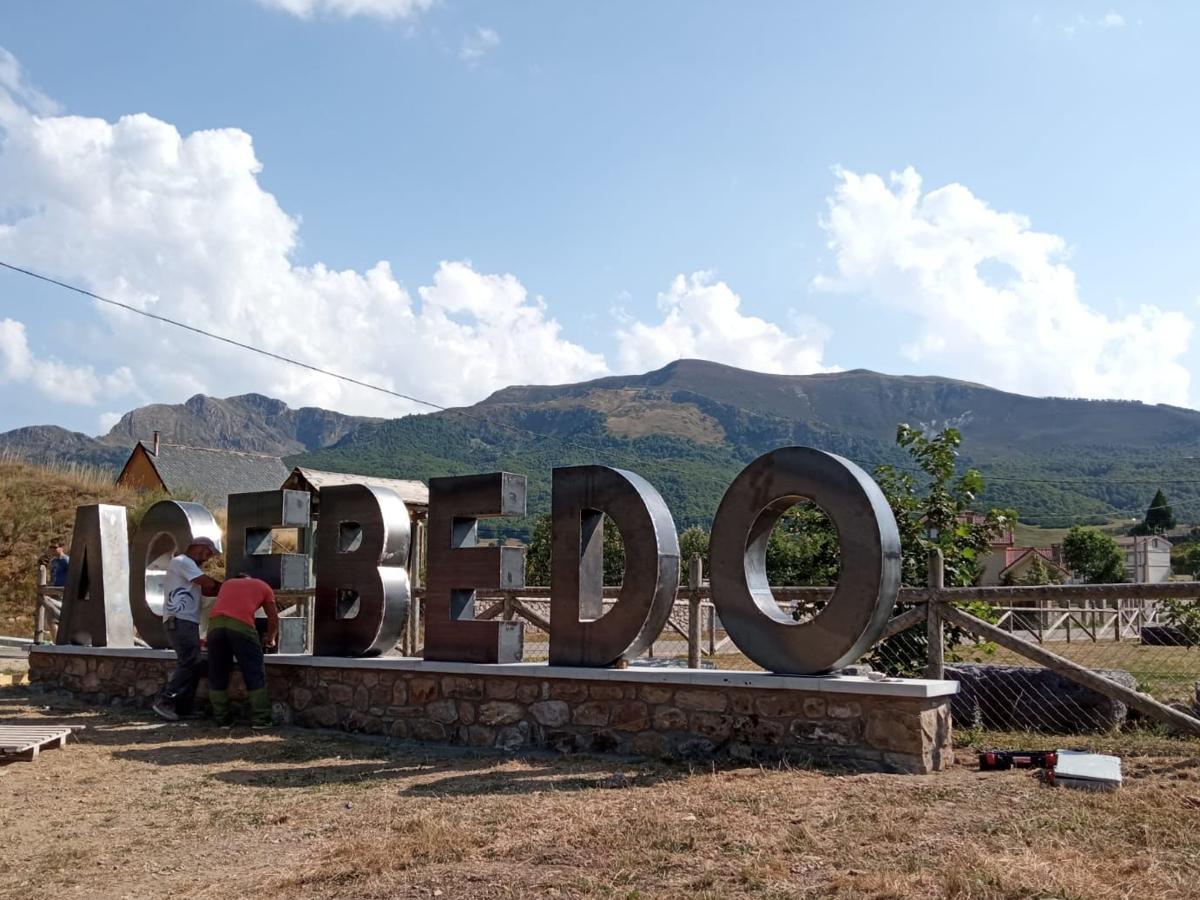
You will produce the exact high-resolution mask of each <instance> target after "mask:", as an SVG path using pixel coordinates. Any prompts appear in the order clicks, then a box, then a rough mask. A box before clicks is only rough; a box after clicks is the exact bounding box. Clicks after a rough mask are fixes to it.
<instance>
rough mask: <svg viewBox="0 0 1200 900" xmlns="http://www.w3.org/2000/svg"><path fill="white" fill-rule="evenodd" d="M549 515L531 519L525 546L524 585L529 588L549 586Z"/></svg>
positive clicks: (545, 514)
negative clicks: (531, 523)
mask: <svg viewBox="0 0 1200 900" xmlns="http://www.w3.org/2000/svg"><path fill="white" fill-rule="evenodd" d="M550 525H551V520H550V514H549V513H543V514H542V515H540V516H535V517H534V519H533V528H532V529H531V530H530V532H529V543H528V544H527V545H526V546H525V583H526V584H527V585H529V586H530V587H549V586H550V549H551V536H550Z"/></svg>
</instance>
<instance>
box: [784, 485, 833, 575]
mask: <svg viewBox="0 0 1200 900" xmlns="http://www.w3.org/2000/svg"><path fill="white" fill-rule="evenodd" d="M839 563H840V560H839V557H838V538H837V531H836V530H835V529H834V527H833V523H831V522H830V521H829V519H828V517H826V515H825V513H824V512H823V511H822V510H821V508H820V507H819V506H816V505H815V504H813V503H809V502H807V501H805V502H802V503H797V504H796V505H795V506H793V507H792V508H791V509H789V510H788V511H787V512H785V513H784V514H783V515H782V516H781V517H780V519H779V521H778V522H776V523H775V528H774V529H772V531H771V537H770V538H769V539H768V541H767V580H768V582H770V583H771V584H777V585H828V584H835V583H836V582H837V575H838V566H839Z"/></svg>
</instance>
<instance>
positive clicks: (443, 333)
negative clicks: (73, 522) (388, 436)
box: [0, 0, 1200, 433]
mask: <svg viewBox="0 0 1200 900" xmlns="http://www.w3.org/2000/svg"><path fill="white" fill-rule="evenodd" d="M1198 25H1200V7H1197V6H1195V5H1194V4H1190V3H1179V4H1154V5H1141V4H1131V3H1117V4H1116V5H1113V4H1089V3H1062V4H1045V3H1041V4H1024V3H1003V4H1000V3H996V4H952V3H909V4H900V3H847V4H823V5H817V4H801V3H757V4H750V5H747V4H730V3H727V4H717V3H694V2H688V3H683V2H679V3H654V4H642V3H605V4H595V5H590V6H585V5H584V4H552V3H542V4H507V5H501V4H495V3H466V2H451V0H443V2H432V3H431V2H428V0H259V2H256V0H208V2H205V3H203V4H184V3H160V2H126V3H122V4H94V3H87V2H55V0H42V2H38V3H24V4H19V3H10V4H5V5H4V6H3V7H2V8H0V48H3V51H4V53H3V55H2V56H0V259H3V260H4V261H5V262H10V263H13V264H15V265H24V266H28V267H30V268H33V269H37V270H38V271H43V272H45V273H46V274H49V275H53V276H56V277H61V278H63V279H65V280H69V281H72V282H74V283H78V284H81V285H83V286H86V287H88V288H90V289H92V290H96V291H98V292H101V293H104V294H106V295H110V296H114V297H115V298H116V299H121V300H124V301H126V302H131V303H134V304H135V305H138V306H141V307H144V308H146V309H149V310H153V311H156V312H158V313H161V314H166V315H171V316H174V317H178V318H182V319H184V320H186V321H190V322H192V323H194V324H197V325H202V326H204V327H209V328H212V329H213V330H216V331H219V332H221V333H226V334H230V335H232V336H238V337H241V338H242V339H245V340H249V341H250V342H252V343H256V344H260V345H263V346H267V347H269V348H270V349H272V350H274V351H276V352H284V353H288V354H290V355H295V356H298V357H300V358H303V359H305V360H306V361H310V362H313V363H315V364H318V365H323V366H327V367H330V368H334V369H337V370H339V371H344V372H346V373H347V374H350V375H353V376H355V377H359V378H363V379H365V380H370V381H373V382H378V383H382V384H385V385H386V386H388V387H391V388H393V389H395V390H400V391H403V392H406V393H412V394H415V395H417V396H421V397H427V398H429V399H432V400H435V401H437V402H440V403H467V402H473V401H474V400H478V399H480V398H482V397H483V396H485V395H486V394H487V393H489V392H490V391H492V390H494V389H496V388H498V387H501V386H503V385H504V384H508V383H512V382H527V383H528V382H554V381H574V380H582V379H583V378H587V377H594V376H596V375H600V374H605V373H607V372H622V371H639V370H645V369H649V368H653V367H656V366H658V365H661V364H663V363H665V362H668V361H670V359H671V358H674V357H675V356H679V355H684V356H706V357H708V358H713V359H718V360H719V361H723V362H728V363H731V364H734V365H742V366H745V367H747V368H760V369H764V370H770V371H789V372H807V371H821V370H828V369H837V368H855V367H866V368H871V369H876V370H880V371H887V372H896V373H919V374H940V375H947V376H952V377H958V378H965V379H969V380H974V381H981V382H985V383H989V384H994V385H996V386H998V387H1003V388H1007V389H1011V390H1017V391H1021V392H1025V393H1034V394H1065V395H1079V396H1121V397H1130V398H1136V399H1143V400H1147V401H1155V402H1159V401H1161V402H1171V403H1176V404H1181V405H1189V406H1195V405H1197V399H1196V384H1197V381H1196V379H1195V378H1194V377H1193V375H1194V372H1193V367H1194V364H1193V362H1192V357H1193V356H1194V354H1191V353H1189V350H1190V349H1191V347H1192V341H1193V340H1194V336H1193V334H1192V323H1193V320H1194V319H1195V317H1196V315H1197V298H1198V297H1200V261H1198V260H1197V254H1196V253H1195V247H1196V244H1197V236H1198V234H1200V206H1198V204H1197V203H1196V202H1195V198H1196V197H1197V196H1198V193H1200V192H1198V188H1200V166H1197V165H1196V162H1195V155H1196V146H1197V129H1198V127H1200V126H1198V120H1197V117H1196V116H1195V115H1194V109H1195V100H1194V88H1195V85H1196V84H1197V83H1198V77H1197V76H1198V75H1200V72H1198V71H1197V69H1198V68H1200V63H1197V60H1196V54H1195V53H1194V46H1195V42H1196V38H1197V34H1198V29H1197V26H1198ZM4 98H7V100H5V99H4ZM137 114H144V115H142V116H140V117H137ZM130 117H135V118H130ZM893 173H895V174H896V177H895V178H893ZM381 261H382V262H384V263H386V266H385V267H383V268H382V269H381V268H379V266H378V264H379V263H380V262H381ZM131 318H132V317H131V316H130V315H129V314H128V313H121V312H116V311H105V310H98V309H96V308H94V307H93V305H91V304H90V303H88V302H87V301H84V300H81V299H79V298H75V297H72V296H71V295H68V294H64V293H61V292H58V291H55V290H51V289H45V288H41V287H38V286H36V285H33V284H31V283H29V282H28V281H27V280H26V279H23V278H21V277H19V276H16V275H13V274H11V273H4V274H0V396H3V397H4V399H5V403H4V405H3V409H0V428H8V427H15V426H18V425H24V424H33V423H40V422H54V423H58V424H63V425H67V426H69V427H72V428H77V429H80V430H83V431H86V432H89V433H95V432H97V431H98V430H100V429H101V428H102V427H104V426H105V425H106V424H107V423H109V422H110V421H111V420H112V417H113V415H114V414H115V413H118V412H121V411H124V410H126V409H128V408H130V407H132V406H136V405H140V404H141V403H145V402H155V401H158V402H177V401H180V400H182V399H185V398H186V397H187V396H189V395H190V394H191V393H194V392H196V391H198V390H203V391H205V392H208V393H214V394H219V395H225V394H229V393H235V392H242V391H248V390H257V391H260V392H263V393H268V394H273V395H276V396H280V397H282V398H283V399H285V400H287V401H288V402H289V403H291V404H292V405H303V404H306V403H308V404H312V405H327V406H332V407H335V408H339V409H343V410H346V411H350V412H373V413H377V414H398V413H402V412H405V411H409V410H411V409H414V407H411V405H407V404H404V403H403V402H399V401H394V400H390V399H388V398H385V397H382V396H379V395H375V394H371V393H369V392H365V391H362V390H361V389H354V388H349V387H345V386H343V385H338V384H337V383H332V384H331V383H327V382H326V381H324V380H322V379H320V378H319V376H312V375H307V374H304V373H300V372H295V371H280V367H279V366H278V364H275V363H267V362H264V361H261V360H257V359H254V358H246V357H245V356H244V355H242V354H240V353H238V352H236V351H232V350H229V349H226V348H221V347H217V346H209V345H207V344H204V343H197V342H194V341H192V340H191V339H189V338H186V337H185V336H183V335H181V334H172V333H165V334H164V333H163V332H164V326H160V325H154V324H152V323H147V322H140V321H131Z"/></svg>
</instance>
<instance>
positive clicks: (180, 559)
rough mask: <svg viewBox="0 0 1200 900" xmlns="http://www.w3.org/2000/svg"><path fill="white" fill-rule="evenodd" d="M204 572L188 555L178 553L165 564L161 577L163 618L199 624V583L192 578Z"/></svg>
mask: <svg viewBox="0 0 1200 900" xmlns="http://www.w3.org/2000/svg"><path fill="white" fill-rule="evenodd" d="M203 574H204V572H202V571H201V569H200V567H199V566H198V565H196V561H195V560H194V559H192V558H191V557H190V556H187V555H184V554H180V555H179V556H176V557H175V558H174V559H172V560H171V563H170V565H168V566H167V576H166V578H165V579H163V618H164V619H183V620H185V621H187V622H195V623H196V624H197V625H199V624H200V585H198V584H196V583H195V581H194V580H193V579H196V578H199V577H200V576H201V575H203Z"/></svg>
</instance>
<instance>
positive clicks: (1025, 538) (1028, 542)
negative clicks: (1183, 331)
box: [1013, 519, 1130, 547]
mask: <svg viewBox="0 0 1200 900" xmlns="http://www.w3.org/2000/svg"><path fill="white" fill-rule="evenodd" d="M1129 525H1130V522H1129V520H1128V519H1121V520H1118V521H1114V522H1109V523H1108V524H1107V525H1100V526H1098V527H1099V529H1100V530H1101V531H1106V532H1108V533H1109V534H1117V533H1118V532H1120V531H1121V529H1123V528H1128V527H1129ZM1070 530H1071V529H1070V528H1040V527H1038V526H1037V525H1027V524H1025V523H1024V522H1017V523H1016V525H1015V526H1013V541H1014V542H1015V543H1016V545H1017V546H1018V547H1049V546H1050V545H1051V544H1061V543H1062V540H1063V538H1065V537H1066V536H1067V532H1068V531H1070Z"/></svg>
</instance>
